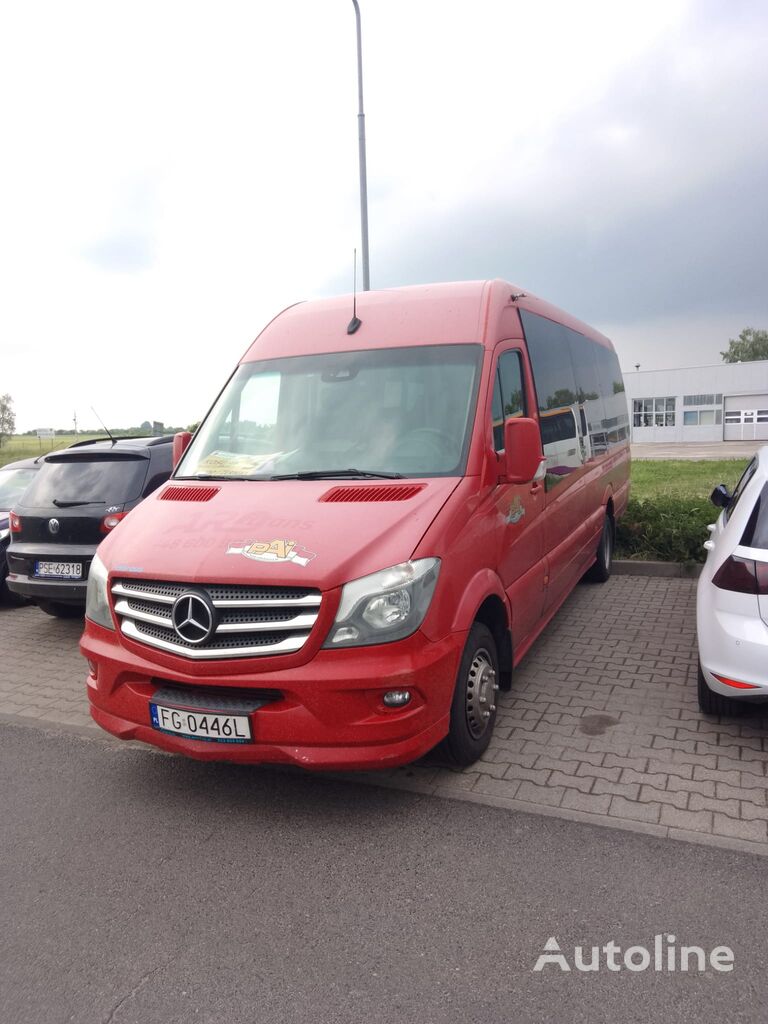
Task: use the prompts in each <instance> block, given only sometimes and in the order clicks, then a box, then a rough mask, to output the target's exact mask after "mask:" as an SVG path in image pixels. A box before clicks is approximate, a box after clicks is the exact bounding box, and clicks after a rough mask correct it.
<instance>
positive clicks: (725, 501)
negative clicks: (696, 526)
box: [709, 484, 732, 508]
mask: <svg viewBox="0 0 768 1024" xmlns="http://www.w3.org/2000/svg"><path fill="white" fill-rule="evenodd" d="M731 497H732V495H730V494H729V493H728V488H727V487H726V486H725V484H718V485H717V487H716V488H715V489H714V491H712V493H711V494H710V496H709V500H710V501H711V502H712V504H713V505H715V506H716V507H717V508H728V506H729V505H730V503H731Z"/></svg>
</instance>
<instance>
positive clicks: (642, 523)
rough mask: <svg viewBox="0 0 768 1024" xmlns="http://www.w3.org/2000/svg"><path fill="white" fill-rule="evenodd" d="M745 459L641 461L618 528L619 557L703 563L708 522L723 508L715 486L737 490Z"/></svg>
mask: <svg viewBox="0 0 768 1024" xmlns="http://www.w3.org/2000/svg"><path fill="white" fill-rule="evenodd" d="M747 461H748V460H747V459H723V460H719V461H716V460H704V459H702V460H700V461H697V462H693V461H689V460H684V459H679V460H675V461H667V460H656V461H650V460H649V461H647V462H646V461H645V460H643V461H638V462H634V463H633V464H632V478H631V479H632V492H631V495H630V499H629V505H628V506H627V511H626V512H625V514H624V515H623V516H622V518H621V520H620V521H619V523H618V527H617V531H616V555H617V557H619V558H637V559H642V560H650V561H661V562H687V563H691V562H703V561H704V556H705V554H706V552H705V550H704V548H703V546H702V545H703V544H704V541H705V540H706V538H707V537H708V536H709V534H708V533H707V523H712V522H714V521H715V519H716V518H717V517H718V515H719V514H720V513H719V509H717V508H715V506H714V505H712V504H711V502H710V500H709V495H710V494H711V493H712V489H713V487H715V486H716V485H717V484H721V483H722V484H725V485H726V486H727V487H728V489H729V490H733V487H734V486H735V484H736V481H737V480H738V479H739V477H740V476H741V474H742V472H743V470H744V467H745V466H746V465H747Z"/></svg>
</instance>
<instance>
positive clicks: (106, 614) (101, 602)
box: [85, 555, 115, 629]
mask: <svg viewBox="0 0 768 1024" xmlns="http://www.w3.org/2000/svg"><path fill="white" fill-rule="evenodd" d="M107 575H108V573H107V568H106V566H105V565H104V563H103V562H102V560H101V559H100V558H99V556H98V555H94V556H93V561H92V562H91V568H90V569H89V570H88V587H87V589H86V592H85V617H86V618H87V619H90V620H91V622H95V623H96V624H97V625H99V626H103V627H104V628H105V629H114V628H115V624H114V622H113V621H112V615H111V613H110V610H109V596H108V594H107Z"/></svg>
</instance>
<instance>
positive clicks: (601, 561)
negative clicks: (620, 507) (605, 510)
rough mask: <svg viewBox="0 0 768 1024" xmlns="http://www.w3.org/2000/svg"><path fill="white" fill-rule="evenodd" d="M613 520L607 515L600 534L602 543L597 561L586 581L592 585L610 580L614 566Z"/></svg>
mask: <svg viewBox="0 0 768 1024" xmlns="http://www.w3.org/2000/svg"><path fill="white" fill-rule="evenodd" d="M613 538H614V531H613V520H612V519H611V517H610V516H609V515H606V517H605V519H604V520H603V532H602V533H601V534H600V543H599V544H598V545H597V559H596V561H595V564H594V565H593V566H592V568H591V569H589V570H588V571H587V573H586V575H585V576H584V579H586V580H589V581H590V582H592V583H605V581H606V580H608V579H609V578H610V575H611V567H612V565H613Z"/></svg>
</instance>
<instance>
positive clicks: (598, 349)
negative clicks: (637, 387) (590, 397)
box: [594, 344, 629, 445]
mask: <svg viewBox="0 0 768 1024" xmlns="http://www.w3.org/2000/svg"><path fill="white" fill-rule="evenodd" d="M594 349H595V355H596V356H597V371H598V377H599V379H600V393H601V395H602V398H603V405H604V406H605V418H604V420H603V429H604V430H605V432H606V437H607V441H608V444H609V445H612V444H620V443H621V442H623V441H626V439H627V438H628V437H629V411H628V409H627V396H626V395H625V393H624V381H623V380H622V377H621V367H620V366H619V360H618V357H617V355H616V353H615V352H613V351H612V350H611V349H609V348H606V347H605V346H604V345H598V344H595V346H594Z"/></svg>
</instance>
